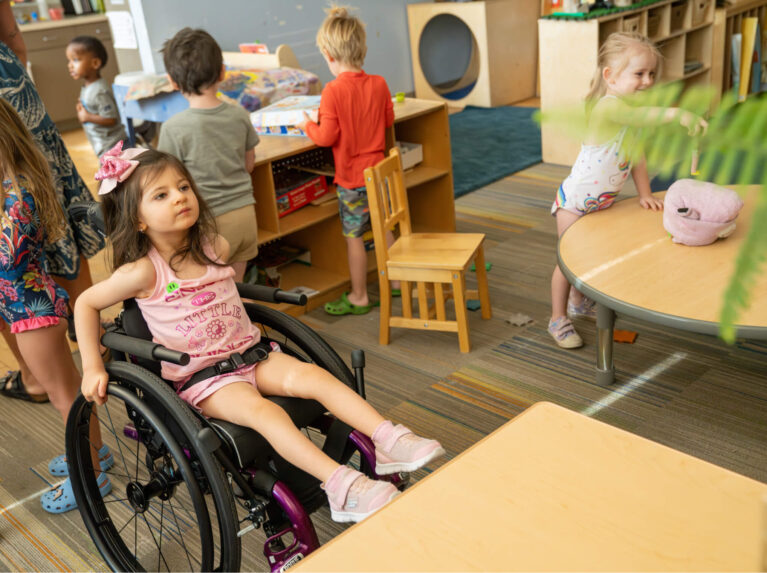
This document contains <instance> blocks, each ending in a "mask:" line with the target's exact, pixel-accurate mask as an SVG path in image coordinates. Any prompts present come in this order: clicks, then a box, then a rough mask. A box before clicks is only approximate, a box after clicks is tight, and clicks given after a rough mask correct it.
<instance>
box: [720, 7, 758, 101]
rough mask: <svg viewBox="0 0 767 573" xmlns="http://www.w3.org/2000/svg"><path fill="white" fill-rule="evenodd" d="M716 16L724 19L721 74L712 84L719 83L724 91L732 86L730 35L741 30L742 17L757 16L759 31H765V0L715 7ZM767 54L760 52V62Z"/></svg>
mask: <svg viewBox="0 0 767 573" xmlns="http://www.w3.org/2000/svg"><path fill="white" fill-rule="evenodd" d="M717 17H718V18H720V19H722V18H723V19H725V23H724V33H723V38H722V52H716V53H720V54H722V55H721V56H718V57H720V58H721V67H722V75H721V78H720V81H719V82H716V81H715V80H716V78H715V79H714V85H721V86H722V91H723V92H726V91H728V90H729V89H731V88H732V35H733V34H738V33H740V31H741V27H742V24H743V18H749V17H751V18H753V17H756V18H759V26H760V28H761V33H762V34H763V35H764V34H765V33H767V30H765V24H767V0H741V1H739V2H735V3H734V4H731V5H728V6H727V7H726V8H717ZM766 57H767V54H765V53H764V52H762V62H764V61H765V58H766ZM762 82H763V83H764V82H767V78H765V77H762Z"/></svg>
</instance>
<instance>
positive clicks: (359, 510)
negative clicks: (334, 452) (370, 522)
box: [323, 466, 399, 523]
mask: <svg viewBox="0 0 767 573" xmlns="http://www.w3.org/2000/svg"><path fill="white" fill-rule="evenodd" d="M323 489H324V490H325V493H327V494H328V501H329V502H330V517H331V518H332V519H333V521H337V522H338V523H346V522H349V521H352V522H355V523H356V522H358V521H362V520H363V519H365V518H366V517H367V516H368V515H370V514H371V513H375V512H376V511H378V510H379V509H381V508H382V507H383V506H384V505H386V504H387V503H389V502H390V501H391V500H392V499H394V498H395V497H396V496H397V495H398V494H399V491H398V490H397V488H396V487H394V486H393V485H392V484H390V483H389V482H385V481H377V480H372V479H370V478H369V477H366V476H364V475H362V474H361V473H360V472H358V471H357V470H353V469H352V468H350V467H349V466H339V468H338V469H337V470H336V471H334V472H333V473H332V474H331V476H330V477H329V478H328V481H327V483H325V484H323Z"/></svg>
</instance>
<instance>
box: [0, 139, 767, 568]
mask: <svg viewBox="0 0 767 573" xmlns="http://www.w3.org/2000/svg"><path fill="white" fill-rule="evenodd" d="M65 141H66V143H67V146H68V148H69V149H70V151H71V152H72V155H73V156H74V158H75V162H76V163H77V165H78V169H80V170H81V172H82V173H83V175H84V177H85V178H86V180H87V181H92V174H93V173H94V172H95V170H96V167H97V165H96V162H95V158H94V157H93V155H92V153H91V150H90V147H89V146H88V144H87V141H86V140H85V137H84V135H83V134H82V132H70V133H67V134H65ZM566 172H567V170H566V169H565V168H562V167H558V166H551V165H543V164H540V165H536V166H533V167H531V168H529V169H526V170H523V171H521V172H519V173H516V174H514V175H512V176H509V177H507V178H505V179H503V180H501V181H497V182H495V183H493V184H491V185H488V186H487V187H485V188H483V189H480V190H478V191H475V192H473V193H470V194H468V195H466V196H464V197H461V198H460V199H458V200H457V201H456V215H457V222H458V230H459V231H466V232H483V233H485V234H486V236H487V240H486V241H487V242H486V247H485V248H486V258H487V260H488V261H490V262H492V263H493V267H492V270H491V271H490V273H489V280H490V291H491V292H490V294H491V299H492V304H493V318H492V320H489V321H483V320H482V319H481V317H480V316H479V313H470V314H471V316H470V331H471V336H472V345H473V347H472V352H471V353H469V354H461V353H460V352H458V343H457V339H456V336H455V335H454V334H450V333H439V332H422V331H411V330H398V329H395V330H393V332H392V338H391V344H390V345H389V346H380V345H379V344H378V341H377V337H378V312H377V310H374V311H373V312H371V313H370V314H368V315H364V316H344V317H332V316H329V315H326V314H325V313H324V312H323V311H322V310H321V309H318V310H315V311H313V312H311V313H309V314H308V315H305V316H304V317H302V320H303V321H304V322H305V323H306V324H308V325H309V326H311V327H312V328H314V329H315V330H316V331H317V332H318V333H319V334H320V335H321V336H323V337H324V338H325V339H326V340H327V341H328V342H329V343H330V344H331V345H332V346H333V347H334V348H335V349H336V350H337V351H338V352H339V354H340V355H341V356H342V357H344V358H346V359H348V357H349V355H350V352H351V350H353V349H354V348H363V349H364V350H365V352H366V355H367V368H366V375H365V377H366V388H367V397H368V400H369V401H370V402H371V403H372V404H373V405H374V406H375V407H376V408H377V409H378V410H379V411H381V412H382V413H383V414H384V415H385V416H387V417H391V418H392V419H394V420H395V421H397V422H401V423H404V424H405V425H407V426H409V427H411V428H412V429H413V430H415V431H416V432H419V433H422V434H424V435H428V436H432V437H435V438H437V439H439V440H440V441H441V442H442V443H443V445H444V446H445V449H446V450H447V456H446V458H445V459H443V460H439V461H437V462H435V463H433V464H431V465H429V466H428V467H427V468H425V469H424V470H421V471H419V472H416V474H415V476H414V477H415V478H416V479H420V478H422V477H423V476H425V475H427V474H428V473H429V472H431V471H433V470H434V469H436V468H437V467H439V466H440V465H441V464H442V463H444V462H445V461H446V460H449V459H450V458H452V457H454V456H456V455H457V454H459V453H460V452H462V451H463V450H465V449H466V448H467V447H469V446H470V445H471V444H473V443H475V442H476V441H478V440H479V439H480V438H482V437H483V436H484V435H486V434H488V433H490V432H491V431H493V430H494V429H496V428H497V427H499V426H500V425H502V424H503V423H504V422H506V421H507V420H508V419H510V418H512V417H514V416H515V415H516V414H518V413H520V412H522V411H523V410H524V409H525V408H527V407H528V406H530V405H531V404H533V403H535V402H537V401H541V400H548V401H552V402H555V403H558V404H560V405H562V406H565V407H567V408H570V409H573V410H576V411H579V412H582V413H585V414H586V415H590V416H593V417H595V418H598V419H600V420H602V421H605V422H607V423H610V424H613V425H615V426H618V427H621V428H624V429H626V430H629V431H631V432H634V433H636V434H638V435H641V436H644V437H647V438H649V439H652V440H655V441H658V442H660V443H663V444H666V445H668V446H670V447H673V448H675V449H678V450H681V451H683V452H686V453H689V454H692V455H694V456H697V457H700V458H702V459H705V460H708V461H710V462H713V463H715V464H718V465H720V466H723V467H725V468H728V469H730V470H732V471H735V472H738V473H740V474H743V475H746V476H749V477H752V478H755V479H758V480H760V481H763V482H767V457H765V456H764V452H765V451H766V450H767V432H765V428H767V367H766V365H767V344H765V343H755V342H750V341H739V342H738V343H737V344H736V345H735V346H732V347H728V346H726V345H724V344H723V343H721V342H720V341H718V340H717V339H714V338H711V337H706V336H701V335H695V334H689V333H684V332H677V331H671V330H667V329H664V328H662V327H659V326H655V325H652V324H648V323H643V322H641V321H635V320H624V319H621V318H620V317H619V318H618V325H617V327H618V328H624V329H630V330H635V331H637V332H638V333H639V336H638V339H637V341H636V343H635V344H631V345H617V346H616V348H615V363H616V369H617V382H616V384H615V385H614V386H613V387H611V388H609V389H606V388H601V387H599V386H596V385H595V384H594V380H593V369H594V353H595V340H596V333H595V327H594V324H593V323H590V322H584V321H579V322H578V323H577V327H578V329H579V331H580V332H581V334H582V335H583V337H584V340H585V342H586V345H585V346H584V347H583V348H582V349H579V350H575V351H565V350H561V349H559V348H558V347H557V346H556V345H555V344H554V342H553V341H552V340H551V339H550V337H549V335H548V334H547V332H546V324H547V319H548V313H549V280H550V277H551V271H552V268H553V266H554V263H555V247H556V229H555V224H554V220H553V218H552V217H551V216H550V215H549V206H550V204H551V200H552V196H553V192H554V190H555V189H556V186H557V185H558V184H559V182H560V181H561V179H562V177H563V176H564V175H565V174H566ZM92 189H93V190H95V185H93V186H92ZM631 193H632V190H631V189H629V190H627V191H626V194H627V195H629V194H631ZM92 271H93V274H94V277H95V278H96V279H97V280H98V279H100V278H103V277H105V276H106V272H107V271H106V267H105V266H104V260H103V257H101V255H99V256H97V257H96V259H95V260H93V261H92ZM470 280H471V279H470ZM371 292H372V293H373V294H374V296H375V294H376V293H377V286H376V285H371ZM512 313H524V314H527V315H529V316H530V317H531V318H532V319H533V322H532V323H530V324H528V325H526V326H524V327H517V326H512V325H511V324H510V323H509V322H507V319H508V318H509V317H510V315H511V314H512ZM73 349H76V346H73ZM0 362H2V364H0V365H2V366H6V368H11V367H12V366H13V362H12V359H9V358H8V353H7V352H6V353H5V354H3V353H2V352H1V351H0ZM659 365H663V368H659V367H658V366H659ZM0 419H2V420H3V422H4V423H3V424H2V425H1V426H0V468H1V469H0V571H10V570H32V569H34V570H94V569H95V570H101V569H103V568H104V564H103V563H102V562H101V561H100V559H99V557H98V555H97V554H94V553H95V550H94V548H93V546H92V544H91V542H90V539H89V538H88V536H87V534H86V533H85V530H84V528H83V526H82V523H81V520H80V517H79V514H77V513H76V512H70V513H68V514H65V515H60V516H51V515H48V514H46V513H45V512H44V511H43V510H42V509H41V508H40V504H39V500H38V498H39V495H40V493H41V492H42V491H43V490H44V489H45V488H46V487H47V486H48V484H49V483H50V482H52V481H53V478H51V476H50V475H48V473H47V471H46V466H47V463H48V461H49V460H50V459H51V458H52V457H53V456H55V455H57V454H59V453H61V450H62V447H61V444H62V442H63V425H62V424H61V421H60V419H59V418H58V416H57V415H56V414H55V412H54V410H53V409H52V407H51V406H50V405H32V404H28V403H24V402H20V401H18V400H9V399H3V398H0ZM488 471H492V468H491V467H490V468H488ZM594 471H599V468H594ZM312 519H313V521H314V523H315V526H316V527H317V529H318V533H319V536H320V540H321V541H322V542H325V541H327V540H328V539H330V538H332V537H333V536H334V535H337V534H338V533H339V532H340V531H342V530H344V529H345V528H346V527H347V526H345V525H339V524H336V523H333V522H332V521H330V519H329V512H328V510H327V508H325V509H322V510H320V511H318V512H317V513H315V514H314V515H313V516H312ZM262 543H263V534H262V532H260V531H256V532H254V533H251V534H248V535H247V536H246V537H245V538H244V547H245V551H244V557H243V569H244V570H254V569H256V570H258V569H264V568H265V566H266V564H265V561H264V558H263V556H262V555H261V553H260V546H261V544H262Z"/></svg>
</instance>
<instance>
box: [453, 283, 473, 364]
mask: <svg viewBox="0 0 767 573" xmlns="http://www.w3.org/2000/svg"><path fill="white" fill-rule="evenodd" d="M464 287H465V285H464V283H463V273H455V274H453V301H454V302H455V320H456V322H457V323H458V347H459V348H460V349H461V352H469V351H471V341H470V340H469V317H468V313H467V312H466V296H465V295H466V290H465V288H464Z"/></svg>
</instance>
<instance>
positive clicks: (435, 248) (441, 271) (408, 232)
mask: <svg viewBox="0 0 767 573" xmlns="http://www.w3.org/2000/svg"><path fill="white" fill-rule="evenodd" d="M365 185H366V187H367V193H368V203H369V205H370V222H371V225H372V227H373V239H374V241H375V252H376V262H377V264H378V280H379V284H380V287H381V323H380V336H379V338H380V342H381V344H389V330H390V328H391V327H392V326H394V327H401V328H416V329H420V330H444V331H448V332H457V333H458V343H459V347H460V349H461V352H469V350H471V343H470V341H469V325H468V317H467V311H466V300H467V298H479V300H480V303H481V306H482V318H484V319H489V318H490V317H491V316H492V311H491V309H490V296H489V294H488V290H487V272H486V270H485V255H484V251H483V242H484V240H485V235H483V234H481V233H413V232H412V228H411V225H410V210H409V208H408V201H407V192H406V189H405V181H404V176H403V173H402V163H401V161H400V154H399V150H398V149H397V148H394V149H392V150H391V153H390V154H389V157H387V158H386V159H384V160H383V161H381V162H380V163H378V165H375V166H374V167H370V168H368V169H366V170H365ZM397 224H399V238H398V239H397V240H396V241H395V242H394V244H393V245H392V246H391V247H388V246H387V244H386V230H387V229H394V227H395V225H397ZM472 260H473V261H474V263H475V265H476V272H477V286H478V290H476V291H474V290H472V291H467V290H466V272H467V270H468V269H469V266H470V265H471V262H472ZM389 281H400V282H401V284H402V289H401V290H402V316H401V317H400V316H391V284H390V282H389ZM413 286H415V288H416V294H417V300H418V316H417V317H415V316H413V304H412V296H413V294H412V288H413ZM430 294H431V295H433V297H431V298H433V301H434V302H433V305H430V302H429V299H430V296H429V295H430ZM448 298H453V300H454V303H455V320H448V319H447V317H446V312H445V300H446V299H448Z"/></svg>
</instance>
